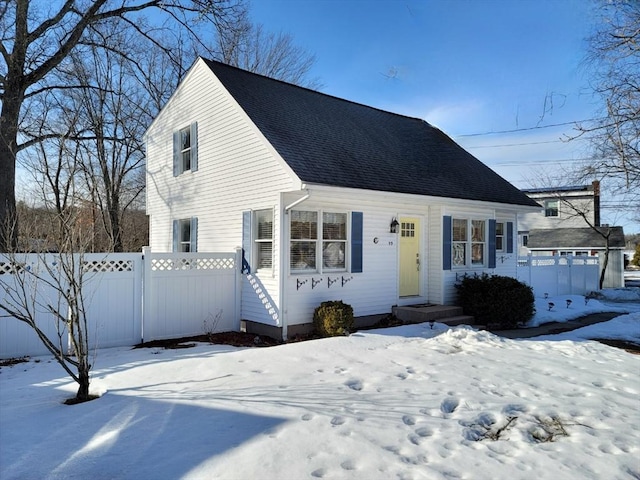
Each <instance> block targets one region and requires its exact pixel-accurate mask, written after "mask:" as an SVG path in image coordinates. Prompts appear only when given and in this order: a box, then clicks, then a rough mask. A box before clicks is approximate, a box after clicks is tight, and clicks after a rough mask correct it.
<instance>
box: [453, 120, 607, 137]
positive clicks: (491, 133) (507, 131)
mask: <svg viewBox="0 0 640 480" xmlns="http://www.w3.org/2000/svg"><path fill="white" fill-rule="evenodd" d="M596 120H602V118H589V119H586V120H575V121H573V122H564V123H553V124H550V125H539V126H536V127H528V128H514V129H513V130H496V131H491V132H482V133H464V134H462V135H456V138H459V137H480V136H484V135H497V134H501V133H516V132H527V131H530V130H540V129H543V128H553V127H563V126H565V125H575V124H576V123H582V122H594V121H596Z"/></svg>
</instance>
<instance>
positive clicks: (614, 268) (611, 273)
mask: <svg viewBox="0 0 640 480" xmlns="http://www.w3.org/2000/svg"><path fill="white" fill-rule="evenodd" d="M597 228H598V231H599V232H600V233H598V232H596V231H595V230H594V229H593V228H590V227H586V228H554V229H538V230H531V232H530V234H529V245H528V248H529V250H530V251H531V254H532V255H576V256H598V257H599V259H600V271H601V272H602V268H603V266H604V252H605V245H606V240H605V238H604V237H603V235H605V236H608V237H609V261H608V262H607V270H606V272H605V277H604V283H603V285H602V286H603V287H605V288H619V287H624V246H625V242H624V232H623V230H622V227H597Z"/></svg>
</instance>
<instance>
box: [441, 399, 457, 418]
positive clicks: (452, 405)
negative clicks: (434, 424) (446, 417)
mask: <svg viewBox="0 0 640 480" xmlns="http://www.w3.org/2000/svg"><path fill="white" fill-rule="evenodd" d="M458 405H460V400H458V399H457V398H455V397H449V398H445V399H444V400H443V401H442V403H441V404H440V410H441V411H442V413H447V414H449V413H453V412H455V411H456V408H458Z"/></svg>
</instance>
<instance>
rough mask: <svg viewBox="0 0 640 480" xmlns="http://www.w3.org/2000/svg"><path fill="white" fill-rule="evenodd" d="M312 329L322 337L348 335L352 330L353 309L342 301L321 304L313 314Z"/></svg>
mask: <svg viewBox="0 0 640 480" xmlns="http://www.w3.org/2000/svg"><path fill="white" fill-rule="evenodd" d="M313 328H314V329H315V331H316V333H318V334H319V335H322V336H323V337H335V336H337V335H348V334H349V332H350V331H351V330H352V329H353V308H352V307H351V305H348V304H346V303H343V302H342V300H335V301H329V302H322V303H321V304H320V306H319V307H318V308H316V309H315V311H314V312H313Z"/></svg>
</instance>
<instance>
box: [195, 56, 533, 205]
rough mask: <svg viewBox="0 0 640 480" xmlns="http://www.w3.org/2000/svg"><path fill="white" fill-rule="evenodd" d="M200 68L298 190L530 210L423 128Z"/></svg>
mask: <svg viewBox="0 0 640 480" xmlns="http://www.w3.org/2000/svg"><path fill="white" fill-rule="evenodd" d="M205 62H206V63H207V65H208V66H209V68H210V69H211V70H212V71H213V73H214V74H215V75H216V77H218V79H219V80H220V81H221V82H222V84H223V85H224V86H225V88H226V89H227V90H228V91H229V93H231V95H232V96H233V97H234V99H235V100H236V101H237V102H238V104H239V105H240V106H241V107H242V109H243V110H244V111H245V112H246V113H247V115H249V117H250V118H251V120H252V121H253V122H254V123H255V124H256V126H257V127H258V128H259V129H260V131H261V132H262V133H263V135H264V136H265V137H266V138H267V140H268V141H269V142H270V143H271V145H273V147H274V148H275V149H276V151H277V152H278V153H279V154H280V155H281V156H282V158H283V159H284V160H285V161H286V162H287V163H288V164H289V166H290V167H291V169H292V170H293V171H294V172H295V173H296V175H297V176H298V177H299V178H300V180H302V181H303V182H304V183H312V184H313V183H315V184H323V185H331V186H339V187H350V188H361V189H368V190H378V191H389V192H398V193H410V194H418V195H432V196H437V197H452V198H462V199H470V200H481V201H487V202H498V203H507V204H517V205H529V206H537V204H536V203H535V202H534V201H533V200H531V199H530V198H529V197H527V196H526V195H525V194H523V193H522V192H520V191H519V190H518V189H517V188H515V187H514V186H513V185H511V184H510V183H509V182H507V181H506V180H504V179H503V178H502V177H500V176H499V175H498V174H496V173H495V172H493V171H492V170H491V169H490V168H489V167H487V166H486V165H484V164H483V163H482V162H480V161H479V160H478V159H476V158H475V157H474V156H472V155H471V154H470V153H468V152H467V151H465V150H464V149H463V148H462V147H460V146H459V145H458V144H456V143H455V142H454V141H453V140H451V138H449V137H448V136H447V135H445V134H444V133H443V132H442V131H440V130H439V129H437V128H435V127H433V126H431V125H429V124H428V123H427V122H425V121H423V120H420V119H417V118H410V117H405V116H402V115H397V114H394V113H390V112H385V111H383V110H378V109H376V108H372V107H368V106H365V105H361V104H357V103H354V102H350V101H347V100H343V99H340V98H336V97H332V96H329V95H325V94H322V93H319V92H316V91H313V90H308V89H306V88H302V87H298V86H295V85H292V84H289V83H285V82H281V81H278V80H273V79H271V78H268V77H263V76H261V75H256V74H253V73H249V72H246V71H244V70H240V69H237V68H234V67H230V66H228V65H225V64H222V63H219V62H214V61H211V60H205Z"/></svg>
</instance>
